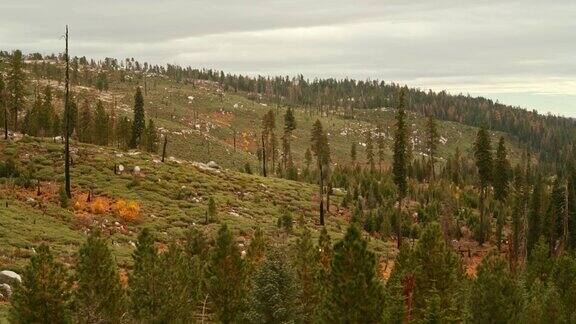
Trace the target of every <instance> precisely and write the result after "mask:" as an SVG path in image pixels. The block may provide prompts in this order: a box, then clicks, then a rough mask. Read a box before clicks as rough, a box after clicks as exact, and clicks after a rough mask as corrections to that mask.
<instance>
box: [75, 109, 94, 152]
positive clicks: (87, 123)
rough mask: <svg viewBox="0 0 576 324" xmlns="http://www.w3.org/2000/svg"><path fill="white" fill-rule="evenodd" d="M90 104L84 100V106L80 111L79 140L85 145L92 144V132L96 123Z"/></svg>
mask: <svg viewBox="0 0 576 324" xmlns="http://www.w3.org/2000/svg"><path fill="white" fill-rule="evenodd" d="M90 110H91V108H90V102H89V101H88V99H85V100H84V104H83V105H82V108H81V109H80V116H79V117H78V128H77V131H76V132H77V134H78V140H79V141H80V142H83V143H92V130H93V129H94V121H93V120H92V112H91V111H90Z"/></svg>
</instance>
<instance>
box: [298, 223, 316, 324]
mask: <svg viewBox="0 0 576 324" xmlns="http://www.w3.org/2000/svg"><path fill="white" fill-rule="evenodd" d="M294 247H295V251H294V257H293V259H292V260H293V263H294V268H295V272H296V277H297V279H298V283H299V285H300V292H299V295H300V297H299V299H300V301H301V308H302V316H303V317H302V321H303V322H305V323H312V322H313V321H314V320H315V319H316V318H315V316H316V314H317V310H318V307H319V306H320V302H321V300H320V299H319V298H320V291H319V289H320V288H322V287H320V282H319V280H318V277H319V275H320V267H319V262H320V260H319V256H320V255H319V251H318V248H317V247H316V246H315V244H314V242H313V241H312V235H311V233H310V231H309V230H308V229H304V231H303V232H302V234H301V235H300V236H299V237H298V239H297V240H296V244H295V246H294Z"/></svg>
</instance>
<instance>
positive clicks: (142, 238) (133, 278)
mask: <svg viewBox="0 0 576 324" xmlns="http://www.w3.org/2000/svg"><path fill="white" fill-rule="evenodd" d="M132 258H133V259H134V269H133V270H132V273H131V274H130V276H129V280H128V289H129V296H130V303H131V310H132V316H133V317H134V318H135V319H136V320H150V319H154V318H156V316H158V313H159V309H160V301H161V298H160V293H161V289H160V287H159V280H158V279H159V276H158V262H159V261H158V255H157V252H156V248H155V247H154V237H153V236H152V234H151V233H150V230H149V229H147V228H144V229H143V230H142V231H140V234H138V242H137V243H136V250H135V251H134V253H133V254H132Z"/></svg>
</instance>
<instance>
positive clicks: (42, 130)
mask: <svg viewBox="0 0 576 324" xmlns="http://www.w3.org/2000/svg"><path fill="white" fill-rule="evenodd" d="M55 114H56V113H55V111H54V107H53V106H52V89H51V88H50V86H46V88H44V99H43V101H42V109H41V111H40V115H39V116H38V119H39V122H38V126H39V130H38V135H39V136H52V135H53V134H54V135H56V134H58V133H54V132H53V131H54V116H55Z"/></svg>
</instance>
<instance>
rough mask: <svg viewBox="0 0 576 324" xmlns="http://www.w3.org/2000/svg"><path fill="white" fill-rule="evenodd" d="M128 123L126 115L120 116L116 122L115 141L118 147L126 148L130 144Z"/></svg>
mask: <svg viewBox="0 0 576 324" xmlns="http://www.w3.org/2000/svg"><path fill="white" fill-rule="evenodd" d="M130 125H131V123H130V120H129V119H128V117H126V116H123V117H121V118H120V120H119V121H118V123H116V132H115V133H116V141H117V142H118V146H119V147H120V148H127V147H128V146H129V144H130V140H131V136H132V135H131V132H130V127H131V126H130Z"/></svg>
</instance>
